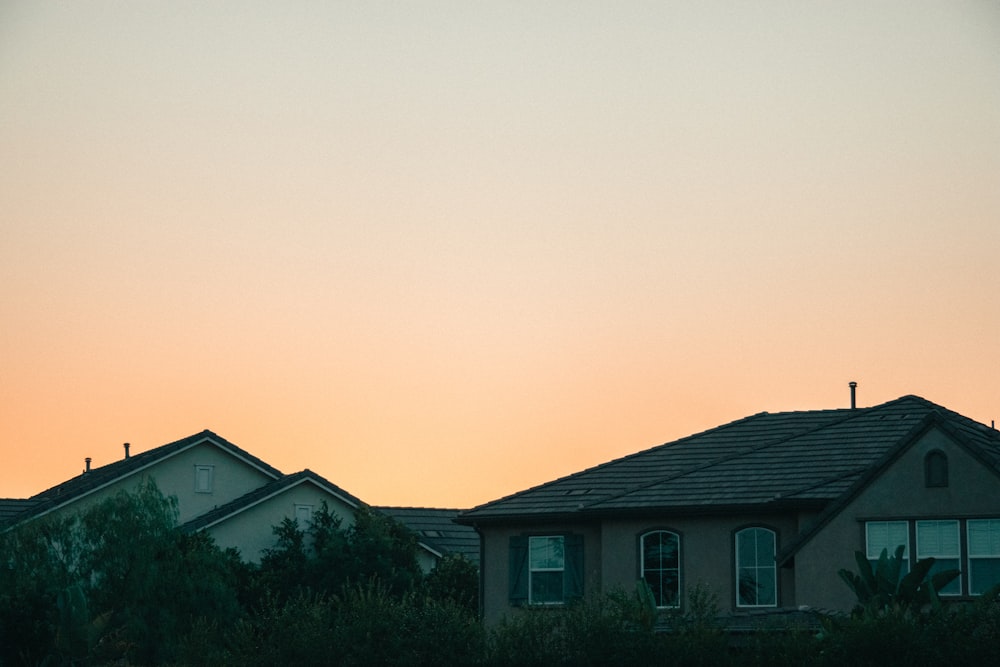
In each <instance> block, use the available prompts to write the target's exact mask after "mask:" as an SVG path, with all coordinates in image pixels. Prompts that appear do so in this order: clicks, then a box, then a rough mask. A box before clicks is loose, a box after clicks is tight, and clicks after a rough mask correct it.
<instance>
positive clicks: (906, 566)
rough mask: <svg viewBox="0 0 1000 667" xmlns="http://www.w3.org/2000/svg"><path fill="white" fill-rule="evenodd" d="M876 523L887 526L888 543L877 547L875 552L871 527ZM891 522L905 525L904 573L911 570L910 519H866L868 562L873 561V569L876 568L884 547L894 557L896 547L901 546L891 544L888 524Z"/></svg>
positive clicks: (866, 553)
mask: <svg viewBox="0 0 1000 667" xmlns="http://www.w3.org/2000/svg"><path fill="white" fill-rule="evenodd" d="M876 524H878V525H884V526H886V529H887V532H886V540H885V542H886V543H885V545H882V546H879V547H875V549H876V551H874V552H873V550H872V545H871V542H872V539H871V531H870V530H869V529H870V528H871V527H872V526H873V525H876ZM889 524H902V526H903V534H904V535H905V536H906V541H905V542H904V543H903V568H904V569H903V571H902V574H906V573H907V572H909V571H910V551H911V548H910V521H909V519H889V520H884V519H880V520H873V521H865V522H864V531H865V557H866V558H867V559H868V562H869V563H871V565H872V569H874V568H875V565H876V564H877V563H878V559H879V558H880V557H881V556H882V550H883V549H885V550H886V551H887V552H888V556H889V557H890V558H891V557H892V555H893V554H894V553H896V549H897V548H898V547H899V545H898V544H889V533H888V526H889Z"/></svg>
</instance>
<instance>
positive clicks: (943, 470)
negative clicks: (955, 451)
mask: <svg viewBox="0 0 1000 667" xmlns="http://www.w3.org/2000/svg"><path fill="white" fill-rule="evenodd" d="M924 486H926V487H927V488H928V489H945V488H948V455H947V454H945V453H944V452H943V451H942V450H940V449H932V450H931V451H929V452H927V453H926V454H925V455H924Z"/></svg>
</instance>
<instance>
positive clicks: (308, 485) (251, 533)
mask: <svg viewBox="0 0 1000 667" xmlns="http://www.w3.org/2000/svg"><path fill="white" fill-rule="evenodd" d="M324 500H325V501H326V503H327V506H328V507H329V509H330V511H331V512H332V513H333V514H335V515H337V516H339V517H340V518H341V522H342V523H341V524H340V525H341V527H342V528H348V527H350V526H352V525H354V510H353V508H352V507H351V506H350V505H348V504H347V503H345V502H343V501H342V500H340V499H339V498H337V497H336V496H334V495H332V494H330V493H328V492H327V491H325V490H324V489H322V488H321V487H319V486H317V485H315V484H313V483H312V482H311V481H308V480H304V481H303V482H301V483H299V484H297V485H295V486H293V487H291V488H288V489H284V490H283V491H282V492H281V493H279V494H278V495H275V496H272V497H271V498H268V499H266V500H264V501H263V502H261V503H259V504H257V505H254V506H253V507H250V508H248V509H246V510H244V511H242V512H240V513H239V514H236V515H235V516H232V517H230V518H228V519H226V520H225V521H223V522H221V523H218V524H215V525H214V526H209V527H207V528H206V529H205V530H206V531H207V532H208V534H209V535H211V536H212V537H213V538H214V539H215V543H216V544H217V545H219V548H221V549H227V548H230V547H235V548H236V549H239V551H240V554H241V556H242V557H243V559H244V560H246V561H249V562H253V563H257V562H260V559H261V557H262V556H263V554H264V549H270V548H273V547H274V545H275V542H276V538H275V535H274V531H273V527H274V526H277V525H279V524H281V522H282V520H283V519H285V518H286V517H287V518H295V506H296V505H312V506H313V509H314V510H318V509H319V508H320V504H321V503H322V502H323V501H324Z"/></svg>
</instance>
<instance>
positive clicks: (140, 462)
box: [11, 429, 282, 523]
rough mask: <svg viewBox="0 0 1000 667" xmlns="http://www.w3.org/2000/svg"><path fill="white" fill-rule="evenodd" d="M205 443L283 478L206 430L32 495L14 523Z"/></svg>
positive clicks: (59, 505)
mask: <svg viewBox="0 0 1000 667" xmlns="http://www.w3.org/2000/svg"><path fill="white" fill-rule="evenodd" d="M203 443H209V444H212V445H214V446H216V447H218V448H220V449H222V450H225V451H226V452H228V453H229V454H231V455H232V456H234V457H236V458H238V459H240V460H242V461H243V462H245V463H247V464H248V465H250V466H252V467H254V468H256V469H257V470H260V471H261V472H262V473H264V474H265V475H267V476H269V477H271V478H274V479H277V478H280V477H281V476H282V473H281V471H280V470H278V469H277V468H274V467H272V466H270V465H268V464H267V463H265V462H264V461H261V460H260V459H259V458H257V457H256V456H254V455H253V454H250V453H249V452H246V451H244V450H243V449H240V448H239V447H237V446H236V445H234V444H233V443H231V442H229V441H228V440H226V439H225V438H223V437H222V436H219V435H216V434H215V433H213V432H212V431H209V430H207V429H206V430H204V431H202V432H201V433H196V434H194V435H191V436H188V437H186V438H182V439H180V440H177V441H175V442H171V443H167V444H166V445H161V446H159V447H155V448H153V449H150V450H147V451H145V452H140V453H138V454H134V455H132V456H130V457H128V458H123V459H119V460H118V461H115V462H114V463H109V464H107V465H104V466H100V467H98V468H92V469H91V470H90V471H89V472H84V473H81V474H80V475H77V476H76V477H74V478H72V479H70V480H67V481H65V482H63V483H61V484H57V485H56V486H53V487H51V488H49V489H46V490H45V491H42V492H41V493H38V494H36V495H34V496H32V497H31V498H30V499H29V500H31V501H33V504H32V505H31V506H30V507H29V508H27V509H25V511H23V512H21V513H19V514H17V515H16V516H14V517H12V519H11V520H12V522H14V523H16V522H20V521H24V520H26V519H30V518H33V517H36V516H40V515H42V514H45V513H47V512H49V511H51V510H53V509H56V508H57V507H62V506H63V505H66V504H68V503H71V502H73V501H76V500H78V499H80V498H83V497H84V496H87V495H89V494H90V493H93V492H94V491H98V490H100V489H102V488H104V487H106V486H108V485H109V484H112V483H114V482H117V481H119V480H121V479H124V478H126V477H129V476H131V475H134V474H137V473H139V472H141V471H143V470H145V469H147V468H149V467H150V466H152V465H153V464H155V463H159V462H160V461H163V460H164V459H168V458H170V457H171V456H175V455H177V454H179V453H181V452H183V451H185V450H187V449H190V448H191V447H195V446H197V445H201V444H203Z"/></svg>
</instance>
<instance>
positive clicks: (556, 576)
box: [531, 572, 563, 604]
mask: <svg viewBox="0 0 1000 667" xmlns="http://www.w3.org/2000/svg"><path fill="white" fill-rule="evenodd" d="M562 584H563V573H562V572H532V573H531V602H532V604H545V603H552V602H562V600H563V590H562V589H563V585H562Z"/></svg>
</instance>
